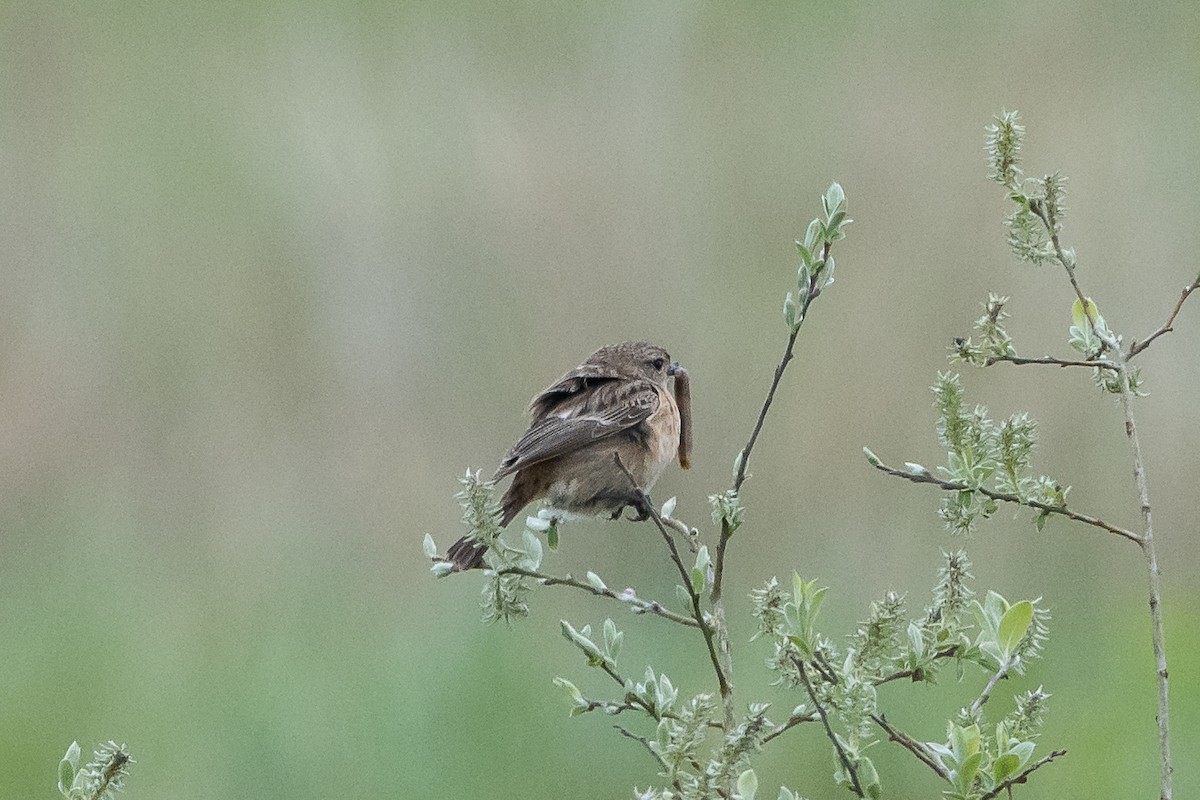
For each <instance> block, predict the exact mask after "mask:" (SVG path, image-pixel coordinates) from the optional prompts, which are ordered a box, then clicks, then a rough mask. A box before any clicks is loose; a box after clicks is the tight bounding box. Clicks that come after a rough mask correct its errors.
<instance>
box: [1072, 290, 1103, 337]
mask: <svg viewBox="0 0 1200 800" xmlns="http://www.w3.org/2000/svg"><path fill="white" fill-rule="evenodd" d="M1099 317H1100V309H1098V308H1096V304H1095V303H1093V302H1092V298H1090V297H1089V298H1087V312H1086V314H1085V313H1084V305H1083V303H1082V302H1080V300H1079V298H1078V297H1076V298H1075V302H1074V303H1072V304H1071V322H1073V323H1074V324H1075V327H1077V328H1081V329H1082V328H1088V327H1091V326H1090V325H1089V324H1088V319H1089V318H1090V319H1098V318H1099Z"/></svg>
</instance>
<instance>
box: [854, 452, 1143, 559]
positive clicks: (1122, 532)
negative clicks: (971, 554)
mask: <svg viewBox="0 0 1200 800" xmlns="http://www.w3.org/2000/svg"><path fill="white" fill-rule="evenodd" d="M868 461H869V462H870V464H871V466H873V467H875V469H877V470H879V471H880V472H886V473H887V474H888V475H892V476H894V477H897V478H904V479H905V480H908V481H912V482H913V483H928V484H932V485H933V486H937V487H938V488H940V489H943V490H945V491H947V492H962V491H972V492H979V493H980V494H982V495H984V496H985V497H990V498H992V499H993V500H1000V501H1001V502H1005V503H1015V504H1017V505H1021V506H1026V507H1028V508H1036V509H1037V510H1039V511H1045V512H1047V513H1050V514H1061V515H1062V516H1064V517H1067V518H1068V519H1073V520H1075V521H1076V522H1082V523H1084V524H1085V525H1091V526H1092V527H1093V528H1100V529H1101V530H1106V531H1108V532H1109V533H1114V534H1116V535H1117V536H1120V537H1121V538H1123V539H1128V540H1129V541H1131V542H1134V543H1135V544H1138V545H1141V543H1142V537H1140V536H1139V535H1138V534H1136V533H1134V532H1133V531H1130V530H1126V529H1125V528H1119V527H1117V526H1116V525H1110V524H1109V523H1107V522H1105V521H1104V520H1102V519H1097V518H1096V517H1093V516H1091V515H1090V514H1080V513H1078V512H1076V511H1072V510H1070V509H1069V508H1066V507H1065V506H1052V505H1049V504H1048V503H1040V502H1038V501H1037V500H1025V499H1022V498H1021V497H1018V496H1017V495H1015V494H1006V493H1004V492H993V491H992V490H991V489H987V488H984V487H982V486H980V487H977V488H971V487H969V486H967V485H966V484H964V483H959V482H958V481H944V480H942V479H940V478H935V477H933V475H931V474H929V473H928V472H925V473H921V474H917V473H914V472H905V471H904V470H899V469H896V468H895V467H889V466H888V465H887V464H885V463H883V462H882V461H880V460H879V459H878V457H874V456H873V455H872V456H868Z"/></svg>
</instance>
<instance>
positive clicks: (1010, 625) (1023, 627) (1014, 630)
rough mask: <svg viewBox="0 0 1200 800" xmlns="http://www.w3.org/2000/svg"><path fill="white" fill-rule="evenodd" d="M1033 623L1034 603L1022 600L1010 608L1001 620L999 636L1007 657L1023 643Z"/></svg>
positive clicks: (1001, 646)
mask: <svg viewBox="0 0 1200 800" xmlns="http://www.w3.org/2000/svg"><path fill="white" fill-rule="evenodd" d="M1032 623H1033V603H1031V602H1029V601H1028V600H1022V601H1021V602H1019V603H1013V604H1012V605H1011V606H1009V607H1008V610H1007V611H1005V612H1004V616H1003V617H1001V618H1000V628H999V635H998V636H997V639H998V641H999V644H1000V648H1001V650H1002V651H1003V652H1004V653H1005V655H1007V654H1009V653H1011V652H1012V651H1013V650H1014V649H1015V648H1016V646H1017V645H1018V644H1020V643H1021V640H1022V639H1024V638H1025V634H1026V633H1027V632H1028V631H1029V626H1030V625H1031V624H1032Z"/></svg>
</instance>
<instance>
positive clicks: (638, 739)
mask: <svg viewBox="0 0 1200 800" xmlns="http://www.w3.org/2000/svg"><path fill="white" fill-rule="evenodd" d="M613 727H614V728H616V729H617V731H618V732H619V733H620V734H621V735H622V736H625V737H627V738H630V739H633V740H634V741H635V742H640V743H641V745H642V747H645V748H646V752H647V753H649V754H650V755H651V756H652V757H653V758H654V760H655V761H657V762H658V765H659V766H660V767H662V771H663V773H667V772H669V771H670V769H669V768H668V767H667V762H666V761H663V759H662V756H660V755H659V754H658V753H656V752H654V748H653V747H651V746H650V740H649V739H647V738H646V737H645V736H638V735H637V734H636V733H630V732H629V731H628V730H626V729H625V728H623V727H621V726H620V725H613Z"/></svg>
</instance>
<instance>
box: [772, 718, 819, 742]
mask: <svg viewBox="0 0 1200 800" xmlns="http://www.w3.org/2000/svg"><path fill="white" fill-rule="evenodd" d="M817 719H818V717H817V714H816V712H815V711H810V712H808V713H807V714H793V715H792V716H790V717H788V721H787V722H785V723H783V724H782V725H780V726H779V727H778V728H776V729H775V730H773V731H771V732H770V733H768V734H767V735H766V736H764V737H763V740H762V743H763V744H766V743H767V742H769V741H771V740H772V739H774V738H776V737H779V736H782V735H783V734H785V733H787V732H788V731H790V730H791V729H792V728H794V727H796V726H797V725H802V724H804V723H805V722H816V721H817Z"/></svg>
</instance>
